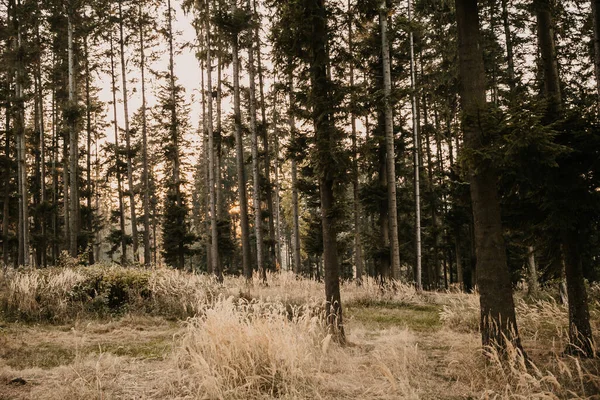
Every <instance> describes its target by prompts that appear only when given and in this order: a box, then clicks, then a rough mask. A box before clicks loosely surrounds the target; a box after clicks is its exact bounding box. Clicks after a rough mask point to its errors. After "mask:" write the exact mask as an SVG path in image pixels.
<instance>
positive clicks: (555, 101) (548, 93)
mask: <svg viewBox="0 0 600 400" xmlns="http://www.w3.org/2000/svg"><path fill="white" fill-rule="evenodd" d="M534 8H535V15H536V19H537V35H538V46H539V49H540V58H541V67H542V73H543V79H544V82H543V83H544V93H543V95H544V96H545V98H546V101H547V108H546V118H545V121H544V122H545V123H550V122H553V121H554V120H556V119H557V116H558V115H559V114H560V112H561V111H562V95H561V91H560V80H559V78H558V60H557V57H556V44H555V42H554V25H553V21H552V14H551V11H550V2H549V0H534Z"/></svg>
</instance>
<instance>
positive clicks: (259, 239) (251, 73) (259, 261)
mask: <svg viewBox="0 0 600 400" xmlns="http://www.w3.org/2000/svg"><path fill="white" fill-rule="evenodd" d="M247 6H248V12H249V13H250V12H252V8H251V3H250V0H248V1H247ZM253 36H254V35H253ZM248 79H249V81H250V93H249V97H250V98H249V106H250V107H249V108H250V109H249V113H250V135H251V141H252V145H251V151H252V180H253V181H254V190H253V191H252V203H253V205H254V233H255V236H256V266H257V267H258V273H259V274H260V277H261V279H262V280H263V282H265V281H266V280H267V271H266V269H265V261H264V252H263V250H264V243H263V232H262V209H261V202H260V193H261V182H260V174H259V171H258V168H259V167H258V133H257V131H256V71H255V69H254V45H253V43H252V41H251V42H250V44H249V46H248Z"/></svg>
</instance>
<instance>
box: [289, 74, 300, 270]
mask: <svg viewBox="0 0 600 400" xmlns="http://www.w3.org/2000/svg"><path fill="white" fill-rule="evenodd" d="M288 86H289V94H288V97H289V99H288V100H289V103H290V104H289V110H288V113H289V115H288V118H289V121H288V123H289V126H290V138H291V141H292V143H293V146H294V148H295V146H296V144H295V143H294V142H295V139H296V118H295V116H294V104H295V102H296V96H295V94H294V75H293V70H290V71H289V73H288ZM291 158H292V160H291V162H292V171H291V172H292V220H293V221H292V253H293V257H294V262H293V269H294V273H295V274H300V273H301V272H302V267H301V264H300V212H299V209H298V165H297V164H298V163H297V161H296V154H295V153H294V154H292V157H291Z"/></svg>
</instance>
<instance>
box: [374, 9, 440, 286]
mask: <svg viewBox="0 0 600 400" xmlns="http://www.w3.org/2000/svg"><path fill="white" fill-rule="evenodd" d="M384 1H385V0H384ZM411 5H412V0H408V20H409V22H410V21H411ZM382 32H383V30H382ZM408 35H409V40H410V88H411V92H412V93H411V103H412V123H413V143H414V144H413V146H414V150H413V151H414V160H415V161H414V164H415V247H416V249H415V254H416V258H417V263H416V264H417V265H416V272H417V273H416V276H415V283H416V286H417V290H422V289H423V284H422V281H421V274H422V265H421V264H422V257H421V182H420V180H421V166H420V165H421V163H420V160H421V159H420V146H419V142H420V140H419V129H418V128H419V123H418V122H419V118H418V117H417V95H416V84H417V82H416V77H415V51H414V48H415V45H414V37H413V32H412V29H411V30H410V32H409V33H408ZM385 51H388V52H389V46H388V45H387V40H386V44H385V49H384V52H385ZM384 57H385V56H384ZM387 57H388V59H389V53H388V56H387ZM388 61H389V60H388ZM384 64H385V62H384ZM386 73H387V72H384V79H385V75H386ZM386 86H387V85H386ZM390 86H391V85H390ZM388 96H389V94H388ZM388 102H389V100H388ZM390 108H391V106H390ZM386 136H387V134H386ZM388 151H389V150H388ZM388 155H389V153H388ZM394 161H395V158H394ZM390 176H391V175H390ZM394 176H395V175H394ZM394 183H395V181H394ZM394 189H395V184H394ZM396 223H397V221H396ZM396 232H397V227H396ZM394 240H396V241H397V240H398V238H397V233H396V238H395V239H394V237H393V236H392V243H394ZM430 283H431V278H430Z"/></svg>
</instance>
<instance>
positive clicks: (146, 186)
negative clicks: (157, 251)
mask: <svg viewBox="0 0 600 400" xmlns="http://www.w3.org/2000/svg"><path fill="white" fill-rule="evenodd" d="M142 4H143V1H140V2H139V4H138V7H139V14H140V15H139V24H138V31H139V35H140V80H141V91H142V105H141V108H140V112H141V117H142V191H143V199H142V203H143V207H144V218H143V219H144V239H143V240H144V265H146V266H148V265H150V262H151V261H152V260H151V257H152V256H151V254H150V251H151V249H150V178H149V173H148V126H147V123H146V76H145V75H146V55H145V47H144V21H143V8H142Z"/></svg>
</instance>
